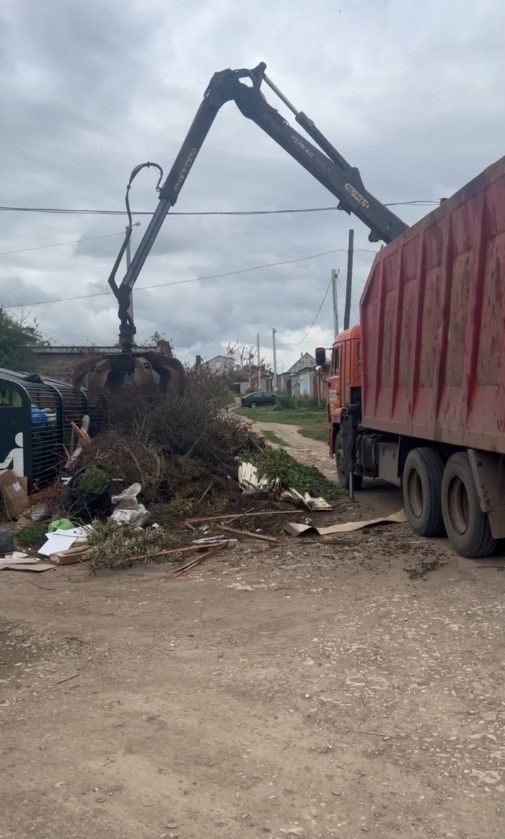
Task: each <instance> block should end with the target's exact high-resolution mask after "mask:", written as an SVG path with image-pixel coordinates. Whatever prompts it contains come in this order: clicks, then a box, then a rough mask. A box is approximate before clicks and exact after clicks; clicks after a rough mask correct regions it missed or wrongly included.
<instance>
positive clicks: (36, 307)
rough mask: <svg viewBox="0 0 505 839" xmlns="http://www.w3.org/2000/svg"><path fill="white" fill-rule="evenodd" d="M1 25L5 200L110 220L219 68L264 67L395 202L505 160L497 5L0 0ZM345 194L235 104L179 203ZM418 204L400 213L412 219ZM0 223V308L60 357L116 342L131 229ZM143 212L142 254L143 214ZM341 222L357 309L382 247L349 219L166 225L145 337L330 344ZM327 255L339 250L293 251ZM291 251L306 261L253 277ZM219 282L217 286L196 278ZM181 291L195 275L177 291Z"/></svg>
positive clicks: (205, 343)
mask: <svg viewBox="0 0 505 839" xmlns="http://www.w3.org/2000/svg"><path fill="white" fill-rule="evenodd" d="M0 20H1V23H0V61H1V63H2V74H1V77H0V91H1V98H2V102H1V106H2V122H3V127H2V132H1V134H0V146H1V161H2V166H1V171H2V188H1V196H0V203H1V204H2V205H4V206H17V207H62V208H69V209H107V210H110V209H121V208H122V207H123V196H124V188H125V185H126V182H127V179H128V176H129V173H130V170H131V169H132V167H133V166H134V165H135V164H137V163H139V162H141V161H144V160H155V161H158V162H159V163H160V164H161V165H162V166H163V167H164V168H165V171H166V170H168V169H169V168H170V165H171V164H172V162H173V159H174V157H175V155H176V154H177V151H178V149H179V147H180V144H181V142H182V140H183V138H184V136H185V134H186V131H187V129H188V127H189V124H190V123H191V120H192V118H193V116H194V113H195V111H196V109H197V107H198V105H199V103H200V101H201V97H202V94H203V91H204V90H205V88H206V86H207V83H208V81H209V79H210V77H211V75H212V74H213V72H214V71H216V70H218V69H223V68H225V67H244V66H249V67H253V66H255V65H256V64H257V63H258V61H260V60H264V61H266V62H267V73H268V74H269V76H270V77H271V78H272V79H273V81H275V82H276V84H277V85H278V86H279V87H280V88H281V90H283V91H284V92H285V94H286V95H287V97H288V98H289V99H290V100H291V101H292V102H294V103H295V104H296V105H297V107H299V108H300V109H301V110H304V111H305V112H306V113H307V114H308V115H309V116H310V117H312V119H313V120H314V121H315V122H316V124H317V125H318V127H319V128H320V129H321V130H322V131H323V132H324V133H325V134H326V136H327V137H328V138H329V139H330V140H331V141H332V143H333V144H334V145H335V146H336V147H337V148H338V149H339V151H340V152H341V153H342V154H343V155H344V156H345V157H346V158H347V159H348V160H349V161H350V162H351V163H353V164H354V165H356V166H358V167H359V168H360V171H361V174H362V177H363V180H364V182H365V184H366V186H367V188H368V189H369V190H370V191H371V192H372V193H374V194H375V195H376V196H377V197H379V198H381V200H384V201H386V202H393V201H398V202H401V201H417V200H431V201H436V200H438V199H439V198H440V197H442V196H447V195H450V194H451V193H452V192H453V191H454V190H455V189H457V188H458V187H460V186H462V185H463V184H464V183H465V182H466V181H468V180H469V179H470V178H472V177H473V176H474V175H476V174H477V173H478V172H479V171H480V170H482V169H483V168H484V167H485V166H487V165H488V164H490V163H491V162H493V161H494V160H496V159H497V158H499V157H500V156H501V155H502V154H503V153H504V151H505V149H504V137H505V101H504V98H503V92H502V88H503V79H504V78H505V52H504V50H503V32H504V31H505V5H504V4H503V3H501V2H499V0H479V2H478V3H476V2H475V0H472V2H470V0H423V2H422V3H421V2H419V0H311V2H310V3H306V2H300V0H276V1H275V2H272V0H256V2H255V3H253V4H248V5H244V4H237V3H236V2H231V0H184V1H183V0H0ZM269 98H270V101H271V102H272V104H273V105H274V106H275V107H279V110H280V112H281V113H282V114H283V115H284V116H286V117H287V116H288V113H287V112H286V111H285V110H283V106H282V105H281V104H280V102H279V101H278V100H277V101H276V100H275V98H272V97H270V96H269ZM132 202H133V205H134V207H136V208H137V209H139V210H153V209H155V207H156V203H157V198H156V194H155V192H154V178H153V175H152V174H151V173H150V172H147V173H145V174H143V175H141V176H140V177H139V178H138V179H137V181H136V186H135V189H134V193H133V196H132ZM335 203H336V202H335V199H334V197H333V196H332V195H331V194H330V193H328V192H327V191H326V190H325V189H324V188H323V187H322V186H321V185H320V184H318V183H317V182H316V181H315V180H313V179H312V178H311V176H310V175H309V174H308V173H306V172H305V171H304V170H303V169H302V168H301V167H300V166H299V165H298V164H297V163H296V162H295V161H293V160H292V159H291V158H290V157H289V156H288V155H287V154H286V153H285V152H284V151H283V150H282V149H280V148H279V147H277V146H276V144H275V143H274V142H273V141H272V140H271V139H270V138H269V137H267V136H266V135H265V134H264V133H263V132H261V131H260V130H259V129H258V128H257V127H256V126H255V125H254V124H253V123H251V122H250V121H249V120H246V119H244V117H242V116H241V115H240V113H239V112H238V110H237V109H236V107H235V105H234V104H233V103H232V104H228V105H226V106H225V107H224V108H223V110H222V111H221V113H220V114H219V116H218V118H217V120H216V123H215V124H214V127H213V129H212V131H211V133H210V135H209V137H208V139H207V142H206V144H205V146H204V147H203V149H202V151H201V153H200V156H199V158H198V160H197V162H196V164H195V166H194V167H193V170H192V172H191V174H190V177H189V179H188V181H187V182H186V185H185V187H184V189H183V191H182V193H181V196H180V199H179V201H178V203H177V205H176V208H175V209H176V210H177V211H186V212H189V211H196V212H198V211H200V212H201V211H216V210H258V209H279V208H310V207H328V206H334V205H335ZM428 209H429V208H427V207H420V206H406V207H398V208H396V212H397V213H398V215H400V216H401V217H402V218H404V219H405V221H407V222H408V223H413V222H414V221H416V220H417V219H418V218H420V217H421V216H422V215H423V214H424V213H425V212H427V211H428ZM0 218H1V222H2V227H1V230H2V243H1V248H0V251H1V253H0V304H2V305H4V306H12V307H14V306H21V305H22V306H23V308H12V309H10V311H11V312H13V313H17V314H20V313H22V314H23V316H24V317H26V318H34V317H36V318H37V320H38V322H39V325H40V327H41V329H42V331H43V333H44V335H45V336H46V337H47V338H49V339H50V340H51V341H52V342H53V343H55V344H82V343H88V342H95V343H103V344H109V343H114V342H115V340H116V337H117V314H116V307H115V305H114V303H115V301H114V298H113V297H112V295H111V293H110V292H109V291H108V286H107V276H108V274H109V270H110V267H111V265H112V263H113V261H114V259H115V255H116V252H117V249H118V247H119V245H120V242H121V233H122V231H123V228H124V223H125V222H124V219H123V217H121V216H103V215H54V214H53V215H49V214H42V213H28V212H1V215H0ZM139 220H140V222H141V226H140V227H138V228H137V229H136V237H137V238H136V241H138V236H139V235H140V234H141V233H142V230H144V229H145V225H146V216H139ZM350 226H352V227H354V229H355V246H356V250H357V253H356V260H355V298H354V304H353V318H357V316H358V298H359V291H360V289H361V287H362V285H363V283H364V280H365V278H366V274H367V271H368V269H369V267H370V264H371V262H372V259H373V251H374V249H376V248H377V246H376V245H371V244H370V243H369V242H368V240H367V235H368V230H367V229H366V228H365V227H364V226H363V225H362V224H361V223H360V222H359V221H358V220H357V219H355V220H351V219H350V217H349V216H347V215H346V214H344V213H342V212H333V211H332V212H317V213H307V214H284V215H264V216H219V215H217V216H198V215H195V216H175V215H174V216H169V217H168V218H167V219H166V221H165V225H164V228H163V230H162V232H161V234H160V236H159V238H158V241H157V243H156V245H155V247H154V249H153V251H152V253H151V256H150V258H149V260H148V262H147V263H146V265H145V267H144V270H143V272H142V274H141V276H140V277H139V280H138V283H137V287H136V290H135V314H136V320H137V327H138V338H139V341H142V340H145V339H147V338H148V337H149V336H150V335H151V334H152V333H153V332H154V331H155V330H158V331H159V332H161V333H163V334H164V335H166V336H167V337H170V338H171V339H172V340H173V341H174V343H175V346H176V349H177V353H178V355H179V357H181V358H182V359H183V360H187V361H192V360H193V358H194V356H195V354H196V353H200V354H202V355H204V356H205V357H207V358H210V357H211V356H213V355H215V354H217V353H219V352H222V351H223V347H225V346H226V345H227V343H228V342H235V341H240V342H242V343H244V344H252V343H255V341H256V334H257V333H259V334H260V336H261V344H262V347H264V348H265V356H266V358H267V360H270V358H271V355H270V344H271V330H272V327H275V328H276V329H277V330H278V341H279V367H280V369H283V368H285V367H286V366H288V365H289V364H290V363H291V362H292V361H294V360H295V359H296V357H297V356H299V354H300V352H302V351H306V350H308V351H312V350H313V348H314V346H316V345H319V344H326V345H328V344H329V343H330V342H331V333H332V314H331V310H330V301H329V299H328V300H327V302H326V303H325V305H324V306H323V308H322V310H321V313H320V316H319V318H318V320H317V321H316V324H315V325H314V326H313V327H312V328H311V323H312V321H313V320H314V316H315V314H316V312H317V310H318V307H319V305H320V303H321V300H322V298H323V295H324V292H325V289H326V287H327V285H328V281H329V278H330V272H331V269H332V268H336V269H339V270H340V288H341V292H340V293H341V299H340V306H341V309H343V294H342V288H343V280H344V277H345V261H346V255H345V248H346V244H347V231H348V229H349V227H350ZM36 248H37V249H36ZM35 249H36V250H35ZM327 251H335V253H331V254H326V255H325V256H317V257H315V258H311V259H305V257H312V256H313V255H316V254H321V253H323V252H327ZM288 260H303V261H298V262H294V261H293V262H291V263H289V264H284V265H279V266H276V267H270V268H263V269H259V270H254V271H250V272H243V269H246V268H250V267H253V266H258V265H264V264H267V263H273V262H287V261H288ZM239 272H242V273H239ZM216 274H227V276H226V277H221V278H214V279H201V280H199V279H198V278H201V277H208V276H209V275H216ZM184 280H194V281H195V282H191V283H187V284H183V285H174V286H170V285H169V283H175V282H180V281H184ZM163 283H166V285H165V286H162V287H161V288H158V289H146V290H142V287H143V286H146V287H147V286H153V285H157V284H163ZM92 294H94V295H97V296H95V297H92V298H90V299H83V300H75V301H70V302H69V301H67V302H51V301H54V300H59V299H60V298H69V297H70V298H72V297H79V296H86V295H92ZM98 295H100V296H98ZM41 304H42V305H41Z"/></svg>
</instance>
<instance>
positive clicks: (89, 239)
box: [0, 233, 124, 256]
mask: <svg viewBox="0 0 505 839" xmlns="http://www.w3.org/2000/svg"><path fill="white" fill-rule="evenodd" d="M116 236H124V233H107V235H106V236H88V237H86V238H85V239H71V240H70V241H68V242H52V243H51V244H50V245H36V246H35V247H33V248H20V249H19V250H16V251H0V256H7V255H8V254H12V253H26V251H42V250H44V248H59V247H61V246H62V245H78V244H79V243H80V242H93V241H94V240H95V239H112V238H114V237H116Z"/></svg>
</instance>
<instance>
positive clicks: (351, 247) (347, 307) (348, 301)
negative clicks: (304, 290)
mask: <svg viewBox="0 0 505 839" xmlns="http://www.w3.org/2000/svg"><path fill="white" fill-rule="evenodd" d="M353 258H354V230H349V245H348V248H347V277H346V282H345V312H344V329H349V322H350V320H351V296H352V264H353Z"/></svg>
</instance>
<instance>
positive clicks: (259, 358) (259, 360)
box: [256, 332, 261, 390]
mask: <svg viewBox="0 0 505 839" xmlns="http://www.w3.org/2000/svg"><path fill="white" fill-rule="evenodd" d="M256 346H257V349H258V390H260V389H261V373H260V362H261V355H260V334H259V332H258V333H257V334H256Z"/></svg>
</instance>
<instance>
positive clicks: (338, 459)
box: [335, 431, 363, 492]
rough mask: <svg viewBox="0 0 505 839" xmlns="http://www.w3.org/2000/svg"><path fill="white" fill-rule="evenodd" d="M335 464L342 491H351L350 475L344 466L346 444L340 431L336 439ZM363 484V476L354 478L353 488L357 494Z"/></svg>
mask: <svg viewBox="0 0 505 839" xmlns="http://www.w3.org/2000/svg"><path fill="white" fill-rule="evenodd" d="M335 464H336V467H337V476H338V485H339V487H340V489H349V473H348V472H346V469H345V466H344V443H343V440H342V435H341V433H340V431H339V432H338V434H337V436H336V437H335ZM362 484H363V475H354V474H353V476H352V487H353V489H355V490H356V491H357V492H359V490H360V489H361V486H362Z"/></svg>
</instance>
